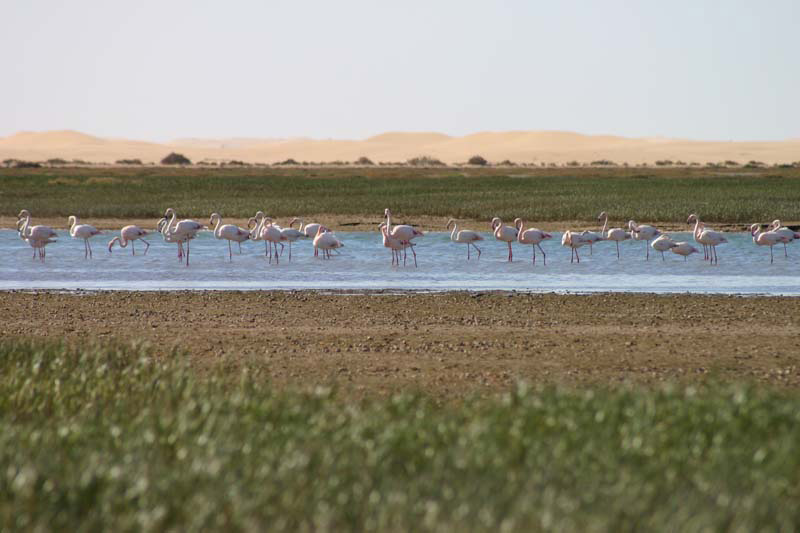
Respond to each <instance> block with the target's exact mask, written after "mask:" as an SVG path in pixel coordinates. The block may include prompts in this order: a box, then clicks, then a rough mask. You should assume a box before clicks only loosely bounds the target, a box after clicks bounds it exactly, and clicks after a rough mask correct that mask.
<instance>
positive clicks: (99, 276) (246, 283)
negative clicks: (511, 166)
mask: <svg viewBox="0 0 800 533" xmlns="http://www.w3.org/2000/svg"><path fill="white" fill-rule="evenodd" d="M114 235H115V234H114V233H111V232H109V233H107V234H106V235H103V236H99V237H96V238H95V239H93V243H94V246H93V250H94V258H93V259H91V260H84V257H83V243H82V242H81V241H79V240H75V239H72V238H70V237H69V234H68V233H67V232H66V231H60V232H59V238H58V242H56V243H54V244H51V245H49V246H48V247H47V260H46V262H45V263H44V264H42V263H40V262H39V261H38V260H37V261H33V260H32V259H31V257H32V255H33V250H32V249H31V248H30V247H29V246H28V245H27V244H26V243H25V242H23V241H22V240H20V239H19V237H18V234H17V232H16V231H13V230H0V250H2V253H3V261H2V264H0V290H8V289H64V290H75V289H87V290H94V289H114V290H177V289H217V290H248V289H323V290H325V289H328V290H332V289H335V290H371V289H392V290H431V291H444V290H519V291H531V292H550V291H555V292H596V291H621V292H654V293H669V292H698V293H722V294H775V295H800V276H798V272H800V247H799V246H796V245H795V246H792V245H790V246H789V258H788V259H786V258H784V255H783V248H782V247H776V248H775V263H774V264H773V265H770V263H769V249H768V248H764V247H759V246H755V245H754V244H753V242H752V240H751V238H750V235H749V234H747V233H739V234H736V233H731V234H728V240H729V241H730V242H729V243H727V244H724V245H721V246H719V247H718V253H719V258H720V264H719V266H711V265H709V264H708V263H707V262H706V261H703V254H702V253H700V254H694V255H692V256H691V257H689V260H688V262H684V260H683V258H682V257H680V256H676V255H674V254H671V253H667V254H665V256H666V261H662V260H661V256H660V254H659V253H658V252H654V251H653V250H650V261H645V260H644V255H645V244H644V243H643V242H635V241H628V242H624V243H622V244H621V245H620V249H621V253H622V259H621V260H619V261H618V260H617V257H616V252H615V246H614V243H613V242H602V243H599V244H597V245H595V247H594V255H590V254H589V248H588V247H585V248H582V249H581V250H580V254H581V263H580V264H570V261H569V260H570V250H569V249H567V248H563V247H562V246H561V245H560V243H561V234H560V233H554V234H553V239H552V240H549V241H546V242H545V243H544V244H543V245H542V247H543V248H544V250H545V252H546V253H547V265H546V266H545V265H543V264H542V263H541V260H542V258H541V254H538V253H537V261H536V265H535V266H533V265H532V264H531V247H530V246H521V245H514V262H513V263H510V264H509V263H507V262H506V257H507V247H506V244H505V243H501V242H498V241H496V240H495V239H494V238H493V237H491V236H490V235H489V234H486V235H485V239H486V240H485V241H483V242H482V243H480V244H479V246H480V247H481V249H482V250H483V255H482V256H481V259H480V260H479V261H476V260H475V258H474V255H473V260H472V261H470V262H467V261H466V246H465V245H463V244H455V243H453V242H451V241H450V240H449V234H446V233H428V234H426V235H425V237H423V238H421V239H418V243H419V244H418V246H417V247H416V250H417V255H418V260H419V268H414V266H413V260H412V257H411V254H410V253H409V256H408V258H409V261H410V263H409V266H406V267H403V266H401V267H399V268H398V267H392V266H391V265H390V259H391V253H390V251H389V250H388V249H386V248H384V247H383V246H382V241H381V236H380V233H378V232H377V231H376V232H372V233H367V232H353V233H349V232H342V233H339V234H338V236H339V238H340V239H341V240H342V241H343V242H344V243H345V247H344V248H343V249H342V250H341V254H340V255H335V254H334V256H333V258H332V259H331V260H323V259H320V258H315V257H313V248H312V246H311V242H310V240H306V241H299V242H297V243H295V244H294V246H293V250H292V261H291V263H290V262H289V261H288V246H287V249H286V252H287V253H285V254H284V255H283V257H282V258H281V262H280V265H275V264H274V263H273V264H272V265H270V264H268V263H267V261H266V259H265V257H264V243H262V242H246V243H244V244H243V245H242V255H237V253H236V244H234V245H233V246H234V256H233V261H232V262H229V261H228V245H227V241H220V240H217V239H215V238H214V236H213V234H212V233H210V232H208V231H206V232H202V233H201V234H199V235H198V238H197V239H195V240H194V241H192V248H191V264H190V266H189V267H188V268H187V267H186V266H183V265H181V264H180V263H178V261H177V254H176V252H177V248H176V245H174V244H167V243H165V242H164V241H163V240H162V239H161V237H160V236H159V235H157V234H156V235H153V236H151V238H149V239H148V240H149V242H150V244H151V247H150V251H149V252H148V254H147V255H146V256H144V255H142V252H143V251H144V246H143V245H142V244H141V243H137V244H136V252H137V254H136V256H132V255H131V247H130V246H129V247H128V248H127V249H120V248H117V247H115V248H114V252H113V253H111V254H110V253H108V251H107V249H106V243H107V242H108V241H109V240H110V239H111V238H112V237H113V236H114ZM671 235H672V237H673V238H674V239H675V240H688V241H691V234H690V233H672V234H671Z"/></svg>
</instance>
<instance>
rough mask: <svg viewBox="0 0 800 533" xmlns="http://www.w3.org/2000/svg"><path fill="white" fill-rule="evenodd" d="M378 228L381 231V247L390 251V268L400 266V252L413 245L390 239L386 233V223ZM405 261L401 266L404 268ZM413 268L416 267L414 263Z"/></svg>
mask: <svg viewBox="0 0 800 533" xmlns="http://www.w3.org/2000/svg"><path fill="white" fill-rule="evenodd" d="M378 228H379V229H380V230H381V235H382V236H383V246H385V247H386V248H389V249H390V250H391V251H392V266H394V265H395V264H396V265H397V266H400V251H401V250H404V249H406V248H408V247H409V246H416V244H414V243H403V242H400V241H399V240H397V239H395V238H394V237H390V236H389V234H388V233H387V231H386V222H381V223H380V225H379V226H378ZM405 265H406V263H405V260H404V261H403V266H405ZM414 266H417V264H416V262H415V263H414Z"/></svg>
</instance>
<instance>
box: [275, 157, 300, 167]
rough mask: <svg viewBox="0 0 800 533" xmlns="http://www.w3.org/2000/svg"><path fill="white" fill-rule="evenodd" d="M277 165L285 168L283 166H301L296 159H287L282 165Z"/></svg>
mask: <svg viewBox="0 0 800 533" xmlns="http://www.w3.org/2000/svg"><path fill="white" fill-rule="evenodd" d="M275 164H276V165H282V166H283V165H299V164H300V163H298V162H297V161H295V160H294V159H292V158H291V157H290V158H289V159H287V160H285V161H281V162H280V163H275Z"/></svg>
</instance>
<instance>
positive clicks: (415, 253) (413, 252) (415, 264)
mask: <svg viewBox="0 0 800 533" xmlns="http://www.w3.org/2000/svg"><path fill="white" fill-rule="evenodd" d="M411 253H412V254H414V268H416V267H417V252H415V251H414V245H413V244H412V245H411Z"/></svg>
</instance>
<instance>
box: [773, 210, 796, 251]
mask: <svg viewBox="0 0 800 533" xmlns="http://www.w3.org/2000/svg"><path fill="white" fill-rule="evenodd" d="M781 226H783V225H782V224H781V221H780V219H777V218H776V219H775V220H773V221H772V224H771V225H770V227H769V229H770V230H771V231H774V232H775V233H777V234H779V235H781V236H782V237H783V238H784V239H786V240H785V241H784V243H783V255H784V257H789V252H788V251H787V250H786V245H787V244H789V243H790V242H792V241H794V240H796V239H800V233H798V232H796V231H792V230H791V229H789V228H787V227H786V226H783V227H781Z"/></svg>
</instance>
